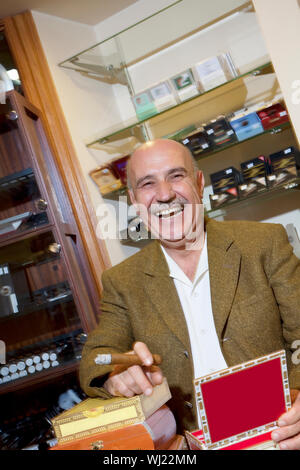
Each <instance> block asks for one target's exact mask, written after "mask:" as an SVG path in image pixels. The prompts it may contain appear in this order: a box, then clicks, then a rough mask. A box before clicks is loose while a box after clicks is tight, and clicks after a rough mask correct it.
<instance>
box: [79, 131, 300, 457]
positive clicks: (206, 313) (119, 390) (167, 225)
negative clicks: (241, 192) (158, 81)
mask: <svg viewBox="0 0 300 470" xmlns="http://www.w3.org/2000/svg"><path fill="white" fill-rule="evenodd" d="M128 178H129V195H130V198H131V201H132V203H133V204H134V205H135V207H136V209H137V211H138V213H139V214H140V216H141V218H142V219H143V221H144V223H145V224H146V225H147V227H148V229H149V230H150V231H151V232H152V233H153V235H154V237H155V238H156V239H157V240H155V241H154V242H152V243H150V244H149V245H148V246H147V247H146V248H144V249H143V250H141V251H140V252H139V253H137V254H136V255H134V256H132V257H130V258H128V259H127V260H125V261H124V262H123V263H121V264H119V265H118V266H115V267H113V268H112V269H110V270H108V271H106V272H104V274H103V296H102V309H101V310H102V315H101V318H100V323H99V326H98V328H97V329H96V330H95V331H94V332H92V333H91V334H90V336H89V339H88V341H87V343H86V346H85V348H84V351H83V358H82V362H81V368H80V376H81V384H82V387H83V389H84V390H85V391H86V393H87V394H88V395H90V396H111V395H124V396H127V397H130V396H133V395H135V394H139V393H142V392H144V393H146V394H148V393H149V394H150V393H151V392H152V387H153V385H155V384H158V383H160V382H161V381H162V377H163V375H164V376H166V377H167V379H168V383H169V386H170V389H171V392H172V400H171V401H170V402H169V405H170V407H171V409H172V411H173V412H174V415H175V417H176V420H177V424H178V429H179V432H182V430H183V429H195V428H196V427H197V426H198V423H197V410H196V406H195V397H194V390H193V379H194V378H197V377H200V376H202V375H206V374H209V373H212V372H214V371H216V370H220V369H223V368H226V367H230V366H233V365H235V364H238V363H240V362H243V361H248V360H250V359H253V358H255V357H259V356H262V355H265V354H269V353H271V352H274V351H277V350H280V349H285V350H286V352H287V358H288V367H289V379H290V385H291V388H292V389H293V396H294V398H296V396H297V393H298V392H297V390H298V389H299V388H300V367H299V365H298V366H297V365H295V364H293V363H292V360H291V357H292V343H293V342H294V341H295V340H298V339H300V313H299V312H300V289H299V286H300V263H299V260H298V259H297V258H296V257H295V256H294V255H293V254H292V248H291V246H290V244H289V243H288V240H287V236H286V233H285V230H284V229H283V227H282V226H280V225H273V224H262V223H256V222H216V221H213V220H210V221H208V220H206V219H205V218H204V213H203V205H202V194H203V187H204V179H203V174H202V172H201V171H199V170H197V169H196V168H195V165H194V162H193V158H192V156H191V154H190V153H189V151H188V150H187V149H186V148H185V147H184V146H183V145H181V144H179V143H177V142H175V141H171V140H162V139H159V140H156V141H153V142H147V143H146V144H143V145H142V146H141V147H140V148H138V149H137V150H136V151H135V152H134V153H133V155H132V156H131V159H130V161H129V166H128ZM132 349H133V350H134V351H135V353H136V354H138V355H139V356H140V358H141V359H142V361H143V364H144V366H143V367H140V366H132V367H129V368H127V369H124V367H121V366H98V365H96V364H95V362H94V360H95V357H96V356H97V355H98V354H99V353H110V352H126V351H130V350H132ZM152 353H157V354H160V355H161V356H162V358H163V363H162V365H161V369H160V368H158V367H156V366H153V365H152ZM270 393H272V391H271V390H270ZM281 424H282V426H281V428H280V429H279V430H278V431H277V436H274V438H276V439H277V440H278V441H281V446H284V445H286V446H288V447H289V448H300V395H298V398H297V399H296V401H295V404H294V406H293V409H292V410H291V411H290V412H289V413H288V414H287V415H286V416H284V417H283V418H282V423H281Z"/></svg>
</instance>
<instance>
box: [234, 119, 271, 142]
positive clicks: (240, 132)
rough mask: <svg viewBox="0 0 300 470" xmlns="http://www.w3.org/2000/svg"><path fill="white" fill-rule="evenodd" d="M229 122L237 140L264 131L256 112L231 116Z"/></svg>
mask: <svg viewBox="0 0 300 470" xmlns="http://www.w3.org/2000/svg"><path fill="white" fill-rule="evenodd" d="M229 122H230V125H231V127H232V128H233V129H234V131H235V133H236V136H237V138H238V140H239V141H242V140H245V139H249V138H250V137H253V136H255V135H258V134H261V133H262V132H264V128H263V126H262V123H261V121H260V119H259V117H258V115H257V114H256V113H248V114H247V113H245V114H242V115H237V116H234V117H233V118H231V119H230V121H229Z"/></svg>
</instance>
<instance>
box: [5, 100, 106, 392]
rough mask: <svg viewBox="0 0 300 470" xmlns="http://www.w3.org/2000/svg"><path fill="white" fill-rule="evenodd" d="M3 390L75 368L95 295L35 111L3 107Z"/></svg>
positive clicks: (10, 103) (19, 103)
mask: <svg viewBox="0 0 300 470" xmlns="http://www.w3.org/2000/svg"><path fill="white" fill-rule="evenodd" d="M0 155H1V158H0V339H1V342H2V344H5V352H6V356H5V361H4V363H3V364H1V365H0V394H6V393H8V392H9V391H15V390H18V389H24V388H26V387H28V386H31V385H32V384H34V383H36V382H42V381H48V380H49V379H50V378H51V377H54V376H59V375H64V374H65V373H66V372H67V371H69V372H70V371H74V372H75V371H76V370H77V367H78V364H79V360H80V358H81V349H82V346H83V343H84V339H85V336H86V332H87V331H89V330H90V329H91V328H92V327H93V325H95V323H96V312H97V307H96V300H95V302H94V299H96V294H95V293H94V291H93V287H92V283H91V279H90V278H89V274H88V271H87V267H86V265H85V264H84V259H83V256H80V253H81V245H80V237H79V234H78V231H77V230H76V226H75V224H74V220H73V214H72V211H71V208H70V206H69V204H68V200H67V198H66V195H65V193H64V189H63V185H62V183H61V181H60V178H59V174H58V172H57V170H56V167H55V162H54V161H53V158H52V154H51V149H50V147H49V145H48V143H47V141H46V139H45V135H44V133H43V126H42V122H41V119H40V116H39V113H38V111H37V110H35V109H34V107H32V106H31V105H30V103H28V102H27V101H26V100H25V98H24V97H22V96H21V95H19V94H18V93H17V92H16V91H10V92H8V93H7V95H6V100H5V103H3V104H0Z"/></svg>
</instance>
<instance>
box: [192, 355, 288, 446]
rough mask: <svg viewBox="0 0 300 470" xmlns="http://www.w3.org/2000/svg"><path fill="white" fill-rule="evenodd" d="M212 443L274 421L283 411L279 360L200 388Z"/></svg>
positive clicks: (256, 366)
mask: <svg viewBox="0 0 300 470" xmlns="http://www.w3.org/2000/svg"><path fill="white" fill-rule="evenodd" d="M201 389H202V394H203V399H204V406H205V410H206V416H207V421H208V426H209V430H210V436H211V441H212V443H214V442H218V441H220V440H223V439H226V438H228V437H230V436H234V435H236V434H241V433H243V432H245V431H248V430H250V429H254V428H256V427H258V426H263V425H265V424H268V423H271V422H273V421H276V420H277V419H278V418H279V416H280V415H282V414H283V413H284V412H285V411H286V410H285V398H284V390H283V384H282V374H281V363H280V358H278V359H277V358H276V359H272V360H271V361H268V362H264V363H262V364H258V365H255V367H250V368H247V369H243V370H241V371H239V372H235V373H232V374H229V375H226V376H224V377H220V378H218V379H215V380H212V381H210V382H207V383H204V384H201Z"/></svg>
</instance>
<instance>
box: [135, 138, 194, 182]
mask: <svg viewBox="0 0 300 470" xmlns="http://www.w3.org/2000/svg"><path fill="white" fill-rule="evenodd" d="M175 153H176V154H181V155H182V157H183V159H184V162H185V167H186V169H187V170H188V171H189V172H191V174H194V175H196V172H197V171H198V167H197V165H196V162H195V160H194V158H193V156H192V154H191V152H190V151H189V149H188V148H187V147H185V146H184V145H182V144H180V143H179V142H176V141H175V140H168V139H157V140H152V141H148V142H145V143H144V144H142V145H141V146H140V147H138V148H137V149H136V150H135V151H134V152H133V154H132V155H131V157H130V159H129V161H128V163H127V185H128V188H129V189H134V188H135V184H136V172H135V169H136V168H138V167H140V166H141V165H143V162H145V163H147V164H149V163H151V160H153V162H154V161H156V160H157V159H160V158H161V159H162V157H163V156H168V155H169V156H172V154H175Z"/></svg>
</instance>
